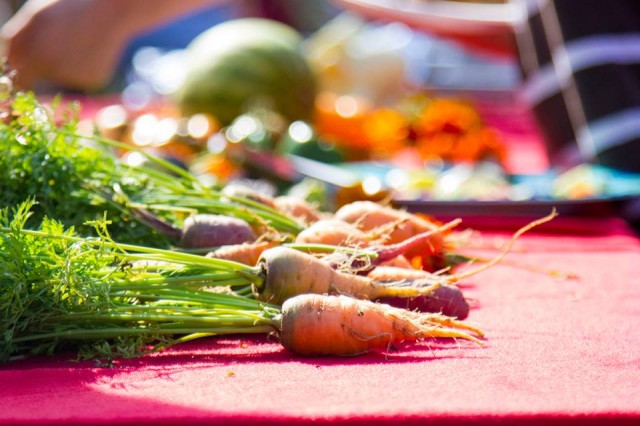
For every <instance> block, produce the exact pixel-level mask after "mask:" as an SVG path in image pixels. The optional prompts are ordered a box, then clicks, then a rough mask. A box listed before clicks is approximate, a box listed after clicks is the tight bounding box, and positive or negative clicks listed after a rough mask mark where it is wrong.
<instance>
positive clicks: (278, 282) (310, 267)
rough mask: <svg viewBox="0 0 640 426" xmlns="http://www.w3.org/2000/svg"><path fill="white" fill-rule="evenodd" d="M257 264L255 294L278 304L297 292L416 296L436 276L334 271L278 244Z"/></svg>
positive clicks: (427, 289) (427, 290)
mask: <svg viewBox="0 0 640 426" xmlns="http://www.w3.org/2000/svg"><path fill="white" fill-rule="evenodd" d="M258 266H259V268H260V269H261V271H262V272H261V276H262V280H261V281H260V282H257V283H254V295H255V297H256V298H258V299H260V300H264V301H266V302H269V303H274V304H281V303H282V302H284V301H285V300H287V299H289V298H291V297H293V296H297V295H299V294H305V293H314V294H346V295H350V296H353V297H356V298H359V299H378V298H381V297H415V296H420V295H424V294H429V293H430V292H432V291H433V290H434V289H436V288H437V287H438V285H439V284H438V283H437V280H421V281H419V282H415V283H406V282H405V283H401V284H399V285H394V283H382V282H378V281H375V280H372V279H370V278H367V277H364V276H360V275H355V274H352V273H346V272H341V271H337V270H335V269H334V268H333V266H332V265H331V264H330V263H328V262H325V261H323V260H321V259H319V258H317V257H315V256H313V255H311V254H308V253H303V252H301V251H298V250H295V249H292V248H289V247H284V246H279V247H274V248H270V249H268V250H265V251H264V252H263V253H262V255H261V256H260V260H259V261H258Z"/></svg>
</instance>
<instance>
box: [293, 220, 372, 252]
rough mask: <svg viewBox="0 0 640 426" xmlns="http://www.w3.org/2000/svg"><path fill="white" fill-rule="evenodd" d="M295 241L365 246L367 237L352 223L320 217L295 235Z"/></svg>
mask: <svg viewBox="0 0 640 426" xmlns="http://www.w3.org/2000/svg"><path fill="white" fill-rule="evenodd" d="M296 243H301V244H329V245H333V246H350V247H366V246H368V245H369V237H368V236H367V234H366V233H364V232H362V231H360V230H359V229H358V228H357V227H355V226H354V225H352V224H350V223H347V222H344V221H342V220H337V219H322V220H319V221H317V222H315V223H314V224H312V225H311V226H309V227H308V228H307V229H305V230H303V231H302V232H300V233H299V234H298V235H297V236H296Z"/></svg>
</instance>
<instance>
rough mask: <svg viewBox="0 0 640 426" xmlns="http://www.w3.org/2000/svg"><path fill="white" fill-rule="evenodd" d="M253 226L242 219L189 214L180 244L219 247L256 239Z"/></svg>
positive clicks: (191, 246)
mask: <svg viewBox="0 0 640 426" xmlns="http://www.w3.org/2000/svg"><path fill="white" fill-rule="evenodd" d="M256 238H257V236H256V234H255V233H254V231H253V229H252V228H251V226H250V225H249V224H248V223H247V222H245V221H244V220H242V219H238V218H234V217H229V216H222V215H212V214H197V215H193V216H189V217H188V218H187V219H186V220H185V221H184V224H183V227H182V236H181V237H180V246H181V247H188V248H207V247H218V246H223V245H229V244H241V243H246V242H249V241H255V240H256Z"/></svg>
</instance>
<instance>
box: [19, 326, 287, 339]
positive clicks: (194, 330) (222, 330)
mask: <svg viewBox="0 0 640 426" xmlns="http://www.w3.org/2000/svg"><path fill="white" fill-rule="evenodd" d="M278 329H279V325H278V324H277V321H273V322H272V324H264V325H256V326H251V327H206V328H204V327H203V328H200V327H191V328H181V327H174V328H163V329H159V328H129V327H112V328H104V329H99V330H82V329H77V330H64V331H54V332H51V333H42V334H34V335H31V336H23V337H16V338H14V339H13V342H14V343H23V342H29V341H34V340H45V339H62V340H87V339H108V338H114V337H120V336H147V335H161V336H171V335H174V334H187V335H190V334H204V335H207V336H211V335H218V334H251V333H253V334H256V333H258V334H261V333H271V332H273V331H274V330H278Z"/></svg>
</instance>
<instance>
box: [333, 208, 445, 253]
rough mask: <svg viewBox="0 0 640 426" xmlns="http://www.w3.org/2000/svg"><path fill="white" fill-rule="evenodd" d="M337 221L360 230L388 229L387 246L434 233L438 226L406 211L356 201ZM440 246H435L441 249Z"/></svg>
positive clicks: (339, 212) (338, 213)
mask: <svg viewBox="0 0 640 426" xmlns="http://www.w3.org/2000/svg"><path fill="white" fill-rule="evenodd" d="M334 217H335V218H336V219H339V220H343V221H345V222H348V223H353V224H355V225H356V226H357V227H358V228H359V229H360V230H363V231H371V230H374V229H378V230H380V229H382V228H384V227H387V230H388V234H387V238H386V241H385V242H386V243H387V244H393V243H398V242H400V241H404V240H406V239H407V238H410V237H412V236H414V235H416V234H420V233H423V232H426V231H432V230H434V229H436V228H437V225H436V224H435V223H433V222H430V221H428V220H426V219H424V218H423V217H420V216H417V215H414V214H411V213H409V212H407V211H404V210H399V209H395V208H393V207H390V206H385V205H382V204H378V203H375V202H373V201H355V202H353V203H350V204H346V205H344V206H342V207H341V208H340V209H338V210H337V211H336V213H335V215H334ZM441 245H442V244H441V242H440V244H437V245H436V244H435V242H434V246H435V248H436V249H437V248H439V246H441Z"/></svg>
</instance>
